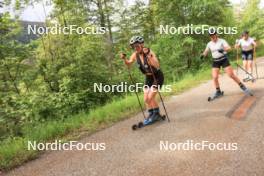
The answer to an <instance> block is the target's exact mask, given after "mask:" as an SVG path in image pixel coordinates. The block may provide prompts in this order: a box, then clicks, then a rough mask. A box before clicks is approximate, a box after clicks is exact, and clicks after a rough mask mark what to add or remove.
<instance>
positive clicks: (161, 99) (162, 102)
mask: <svg viewBox="0 0 264 176" xmlns="http://www.w3.org/2000/svg"><path fill="white" fill-rule="evenodd" d="M143 53H144V52H143ZM144 57H145V53H144ZM148 59H149V58H148V57H147V64H148V65H149V67H150V70H151V73H152V76H153V79H154V81H155V82H156V83H158V82H157V79H156V76H155V75H154V72H153V70H152V67H151V65H150V64H149V61H148ZM157 91H158V94H159V97H160V101H161V104H162V106H163V109H164V111H165V114H166V116H167V120H168V122H170V118H169V116H168V113H167V109H166V107H165V104H164V101H163V98H162V96H161V93H160V92H159V90H157Z"/></svg>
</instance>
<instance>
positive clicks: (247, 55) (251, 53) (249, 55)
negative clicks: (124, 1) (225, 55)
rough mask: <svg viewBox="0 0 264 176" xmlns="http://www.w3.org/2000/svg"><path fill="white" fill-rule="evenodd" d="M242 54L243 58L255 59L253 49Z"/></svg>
mask: <svg viewBox="0 0 264 176" xmlns="http://www.w3.org/2000/svg"><path fill="white" fill-rule="evenodd" d="M241 55H242V59H243V60H253V50H249V51H242V53H241Z"/></svg>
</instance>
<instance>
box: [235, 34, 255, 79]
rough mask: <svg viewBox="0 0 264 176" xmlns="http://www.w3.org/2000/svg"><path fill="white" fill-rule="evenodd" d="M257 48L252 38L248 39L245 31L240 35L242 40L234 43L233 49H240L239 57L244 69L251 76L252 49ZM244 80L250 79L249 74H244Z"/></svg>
mask: <svg viewBox="0 0 264 176" xmlns="http://www.w3.org/2000/svg"><path fill="white" fill-rule="evenodd" d="M256 46H257V44H256V42H255V41H254V39H253V38H251V37H249V32H248V31H245V32H243V34H242V38H241V39H240V40H239V41H238V42H237V43H236V45H235V47H236V48H239V47H241V55H242V59H243V67H244V69H245V70H246V71H247V72H248V73H250V74H252V70H253V54H254V48H255V47H256ZM245 79H252V78H251V76H250V75H249V74H246V77H245Z"/></svg>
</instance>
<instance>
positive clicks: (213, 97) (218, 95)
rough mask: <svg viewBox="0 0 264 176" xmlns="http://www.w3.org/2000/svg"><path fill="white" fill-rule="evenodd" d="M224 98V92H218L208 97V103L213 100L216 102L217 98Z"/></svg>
mask: <svg viewBox="0 0 264 176" xmlns="http://www.w3.org/2000/svg"><path fill="white" fill-rule="evenodd" d="M222 96H224V92H223V91H217V92H215V93H214V95H212V96H210V97H208V101H209V102H210V101H213V100H215V99H217V98H220V97H222Z"/></svg>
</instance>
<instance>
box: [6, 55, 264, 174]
mask: <svg viewBox="0 0 264 176" xmlns="http://www.w3.org/2000/svg"><path fill="white" fill-rule="evenodd" d="M259 62H260V64H259V65H258V70H259V76H260V77H261V76H262V77H264V63H263V62H264V58H263V59H261V60H259ZM239 76H240V78H241V77H242V72H241V71H239ZM220 84H221V87H222V90H224V93H225V94H224V96H223V97H222V98H220V99H217V100H215V101H213V102H208V101H207V97H208V96H209V95H210V94H211V93H213V92H214V88H213V85H212V81H209V82H205V83H203V84H201V85H200V86H198V87H196V88H194V89H191V90H189V91H187V92H185V93H183V94H181V95H177V96H172V97H170V98H168V99H166V102H165V104H166V106H167V110H168V112H169V117H170V119H171V122H170V123H168V122H166V121H163V122H160V123H156V124H154V125H152V126H148V127H145V128H143V129H140V130H138V131H132V130H131V125H132V124H134V123H135V122H138V121H140V120H141V119H142V115H141V114H138V115H136V116H135V117H132V118H130V119H128V120H125V121H122V122H119V123H117V124H115V125H114V126H112V127H110V128H107V129H105V130H102V131H100V132H97V133H95V134H93V135H91V136H88V137H85V138H83V139H82V140H81V141H80V142H82V143H87V142H89V143H91V142H95V143H96V142H97V143H105V146H106V149H105V150H104V151H98V150H97V151H96V150H95V151H76V150H74V151H49V152H46V153H44V154H43V155H41V156H40V157H39V158H38V159H36V160H33V161H30V162H28V163H26V164H24V165H23V166H21V167H19V168H16V169H14V170H12V171H10V172H8V173H6V174H5V175H7V176H11V175H12V176H18V175H19V176H102V175H107V176H119V175H120V176H123V175H128V176H129V175H144V176H158V175H162V176H167V175H170V176H171V175H172V176H175V175H177V176H179V175H180V176H181V175H182V176H190V175H198V176H199V175H201V176H207V175H208V176H209V175H210V176H211V175H221V176H230V175H235V176H263V175H264V164H263V163H264V128H263V127H264V117H263V113H264V111H263V107H264V98H263V95H264V89H263V88H264V79H259V80H257V81H256V82H255V83H250V82H249V83H246V85H247V86H248V87H249V88H250V89H252V91H253V92H254V97H255V98H254V99H250V100H249V98H250V97H247V96H245V95H244V94H243V92H242V91H241V90H240V88H239V87H238V86H237V85H236V84H235V83H234V82H233V81H232V80H231V79H230V78H228V77H227V76H226V75H223V76H221V77H220ZM242 106H243V109H242V110H241V107H242ZM239 108H240V109H239ZM234 113H237V114H235V117H236V118H233V116H234ZM232 114H233V115H232ZM188 140H189V141H192V142H193V143H201V142H202V141H208V142H209V143H213V144H218V143H226V144H230V143H231V144H235V145H236V150H235V149H234V148H233V149H234V150H210V149H208V148H205V149H204V150H190V149H189V150H184V149H182V148H180V149H179V150H174V149H175V148H173V147H172V148H171V150H161V149H160V142H161V141H162V142H166V141H167V142H168V143H169V144H171V146H175V145H176V144H177V143H184V142H186V141H188Z"/></svg>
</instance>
